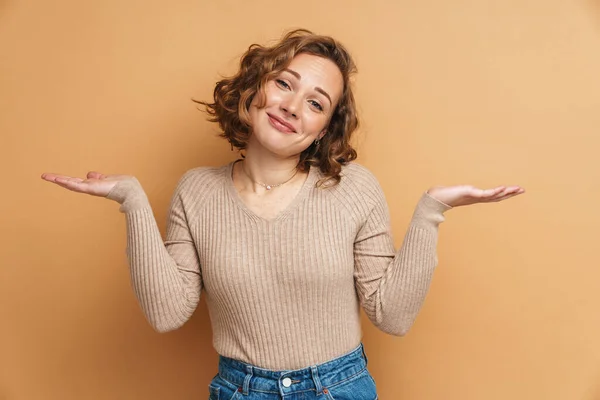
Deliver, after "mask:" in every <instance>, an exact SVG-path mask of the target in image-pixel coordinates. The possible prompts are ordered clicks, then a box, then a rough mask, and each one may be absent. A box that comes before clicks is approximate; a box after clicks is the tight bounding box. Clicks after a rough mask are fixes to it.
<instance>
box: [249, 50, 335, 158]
mask: <svg viewBox="0 0 600 400" xmlns="http://www.w3.org/2000/svg"><path fill="white" fill-rule="evenodd" d="M343 87H344V81H343V77H342V73H341V72H340V70H339V68H338V67H337V65H335V64H334V63H333V61H331V60H329V59H326V58H322V57H318V56H314V55H311V54H299V55H297V56H296V57H294V59H293V60H292V61H291V63H290V65H289V66H288V67H287V69H285V70H284V71H282V72H281V73H280V74H279V75H278V76H276V77H275V78H274V79H273V80H271V81H269V82H268V83H267V86H266V88H265V89H266V90H265V96H266V99H265V100H266V101H265V103H264V107H263V108H258V107H257V104H258V103H259V99H258V97H259V96H258V95H257V96H255V98H254V99H253V101H252V104H251V106H250V122H251V124H252V135H251V136H250V140H249V143H248V145H249V147H251V146H261V147H263V148H264V149H266V150H267V151H270V152H271V153H273V154H276V155H278V156H280V157H292V156H297V155H299V154H300V153H301V152H302V151H304V150H305V149H306V148H307V147H308V146H310V144H311V143H312V142H314V141H315V140H316V139H317V138H319V139H320V138H321V137H322V136H323V135H324V134H326V128H327V126H328V125H329V120H330V119H331V115H332V114H333V111H334V110H335V107H336V105H337V103H338V101H339V100H340V97H341V95H342V91H343Z"/></svg>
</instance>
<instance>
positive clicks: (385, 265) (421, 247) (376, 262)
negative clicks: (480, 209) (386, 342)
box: [354, 185, 451, 336]
mask: <svg viewBox="0 0 600 400" xmlns="http://www.w3.org/2000/svg"><path fill="white" fill-rule="evenodd" d="M371 198H372V199H373V203H374V204H373V206H372V208H371V210H370V213H369V214H368V216H367V218H366V220H365V222H364V224H363V225H362V226H361V228H360V230H359V232H358V234H357V236H356V240H355V243H354V262H355V284H356V289H357V293H358V296H359V300H360V302H361V305H362V307H363V309H364V310H365V313H366V314H367V316H368V317H369V319H370V320H371V321H372V322H373V324H375V326H377V327H378V328H379V329H380V330H382V331H384V332H386V333H389V334H392V335H396V336H402V335H405V334H406V333H407V332H408V330H409V328H410V327H411V326H412V324H413V322H414V320H415V318H416V316H417V314H418V312H419V310H420V309H421V306H422V304H423V302H424V300H425V296H426V294H427V291H428V289H429V285H430V282H431V279H432V276H433V272H434V270H435V267H436V265H437V253H436V251H437V250H436V247H437V239H438V226H439V224H440V223H441V222H443V221H444V216H443V213H444V212H445V211H446V210H448V209H450V208H451V207H450V206H448V205H446V204H444V203H441V202H439V201H438V200H436V199H434V198H433V197H431V196H429V195H428V194H427V193H424V194H423V195H422V197H421V199H420V200H419V202H418V204H417V207H416V209H415V212H414V214H413V217H412V220H411V222H410V226H409V227H408V230H407V232H406V235H405V237H404V241H403V243H402V246H401V248H400V249H399V250H398V251H396V250H395V248H394V243H393V239H392V235H391V232H390V217H389V210H388V206H387V203H386V201H385V197H384V194H383V191H382V190H381V188H380V187H379V186H378V185H377V186H376V188H375V189H374V193H373V194H371Z"/></svg>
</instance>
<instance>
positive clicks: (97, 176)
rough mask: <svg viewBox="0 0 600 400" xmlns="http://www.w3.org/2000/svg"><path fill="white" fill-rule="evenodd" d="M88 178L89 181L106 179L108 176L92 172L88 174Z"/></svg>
mask: <svg viewBox="0 0 600 400" xmlns="http://www.w3.org/2000/svg"><path fill="white" fill-rule="evenodd" d="M87 178H88V179H104V178H106V175H104V174H101V173H100V172H96V171H90V172H88V174H87Z"/></svg>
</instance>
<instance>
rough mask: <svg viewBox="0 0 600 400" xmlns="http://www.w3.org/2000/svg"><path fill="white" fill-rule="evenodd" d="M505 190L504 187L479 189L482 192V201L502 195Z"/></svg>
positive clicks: (480, 195) (480, 194) (480, 193)
mask: <svg viewBox="0 0 600 400" xmlns="http://www.w3.org/2000/svg"><path fill="white" fill-rule="evenodd" d="M504 189H505V187H504V186H498V187H496V188H493V189H479V190H480V192H479V197H480V198H482V199H486V198H490V197H494V196H496V195H498V194H499V193H502V191H503V190H504Z"/></svg>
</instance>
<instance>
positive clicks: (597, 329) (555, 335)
mask: <svg viewBox="0 0 600 400" xmlns="http://www.w3.org/2000/svg"><path fill="white" fill-rule="evenodd" d="M294 27H306V28H309V29H312V30H315V31H317V32H319V33H324V34H331V35H334V36H335V37H337V38H339V39H340V40H341V41H343V42H344V43H345V44H347V46H348V47H349V48H350V49H351V51H352V52H353V54H354V55H355V58H356V61H357V63H358V66H359V69H360V73H359V75H358V76H357V81H356V87H357V97H358V101H359V103H360V107H361V111H362V114H361V118H362V122H363V125H362V129H361V133H360V135H359V136H358V137H357V144H358V146H359V150H360V158H359V160H360V162H362V163H363V164H365V165H366V166H367V167H369V168H370V169H371V170H372V171H373V172H374V173H375V174H376V175H377V176H378V177H379V179H380V181H381V184H382V186H383V187H384V190H385V192H386V195H387V197H388V200H389V203H390V207H391V211H392V216H393V228H394V232H395V238H396V243H397V245H400V243H401V241H402V237H403V235H404V230H405V228H406V225H407V223H408V220H409V218H410V216H411V213H412V210H413V207H414V205H415V203H416V201H417V199H418V197H419V196H420V194H421V192H422V191H423V190H425V189H427V187H429V186H431V185H436V184H442V185H450V184H458V183H472V184H475V185H480V186H483V187H491V186H495V185H497V184H520V185H523V186H524V187H525V188H526V189H527V190H528V192H527V194H526V195H524V196H521V197H519V198H516V199H513V200H511V201H509V202H506V203H502V204H491V205H477V206H472V207H468V208H463V209H456V210H452V211H450V212H449V213H448V214H447V221H446V222H445V223H444V225H443V226H442V228H441V233H440V235H441V238H440V246H439V258H440V267H439V269H438V270H437V272H436V274H435V277H434V281H433V284H432V287H431V291H430V294H429V296H428V298H427V301H426V304H425V306H424V309H423V310H422V313H421V314H420V315H419V317H418V319H417V322H416V324H415V326H414V328H413V330H412V331H411V332H409V334H408V335H407V336H406V337H405V338H401V339H398V338H394V337H391V336H386V335H385V334H383V333H380V332H378V331H377V330H376V329H375V328H373V326H372V325H370V323H369V322H368V321H367V320H366V319H365V325H364V326H365V338H364V341H365V344H366V346H367V351H368V354H369V356H370V367H371V370H372V373H373V375H374V377H375V379H376V381H377V383H378V386H379V390H380V397H381V398H382V399H384V400H392V399H411V400H425V399H451V400H452V399H456V400H458V399H460V400H471V399H473V400H474V399H477V400H479V399H485V400H493V399H528V400H529V399H544V400H549V399H552V400H554V399H556V400H579V399H585V400H591V399H600V313H599V312H598V306H599V305H600V291H598V287H599V285H600V283H599V282H600V272H599V271H598V267H599V265H600V263H599V261H598V251H597V248H598V233H597V227H598V225H599V223H600V210H599V204H600V167H599V164H600V163H599V161H598V159H597V152H598V148H599V146H600V139H599V137H598V133H599V129H598V127H599V126H600V113H599V111H600V79H598V73H599V71H600V3H599V2H598V0H594V1H588V0H573V1H562V0H525V1H523V0H521V1H512V0H511V1H506V0H503V1H500V0H495V1H493V0H480V1H474V0H471V1H468V0H458V1H445V0H422V1H406V0H402V1H395V2H391V1H389V2H387V1H383V0H378V1H370V2H367V1H348V0H343V1H342V0H336V1H312V0H311V1H304V2H291V3H290V2H283V3H282V2H278V1H251V2H250V1H249V2H242V1H231V0H227V1H225V0H219V1H199V0H195V1H191V0H182V1H170V2H166V1H156V0H145V1H141V0H118V1H117V0H107V1H101V2H88V1H75V0H56V1H42V0H37V1H34V0H30V1H25V0H22V1H19V0H5V1H0V133H1V139H2V141H1V147H0V148H1V157H0V162H1V163H2V165H1V168H2V181H3V182H2V185H1V187H2V189H1V190H2V196H1V198H0V202H1V203H0V207H1V208H0V210H1V213H0V218H1V220H0V225H1V227H2V229H1V233H0V235H1V236H0V243H1V245H0V246H1V247H0V264H1V265H0V320H1V321H2V323H1V327H0V328H1V329H0V399H2V400H37V399H42V400H55V399H56V400H58V399H61V400H67V399H78V400H79V399H145V400H151V399H190V400H191V399H205V398H206V397H207V395H208V391H207V385H208V382H209V380H210V379H211V378H212V376H213V375H214V374H215V369H216V359H217V358H216V354H215V352H214V350H213V349H212V347H211V343H210V340H211V333H210V328H209V320H208V315H207V312H206V308H205V305H204V303H202V305H201V307H200V308H199V310H198V312H197V313H196V315H195V316H194V318H193V319H192V321H190V323H189V324H187V325H186V326H185V327H183V328H182V329H181V330H179V331H176V332H173V333H169V334H164V335H160V334H157V333H154V332H153V331H152V329H151V328H150V327H149V325H148V324H147V323H146V322H145V321H144V319H143V316H142V314H141V311H139V309H138V306H137V303H136V301H135V299H134V296H133V293H132V291H131V289H130V287H129V277H128V272H127V265H126V259H125V253H124V248H125V238H124V234H125V227H124V217H123V215H122V214H120V213H119V212H118V211H117V209H118V206H117V205H116V204H115V203H111V202H109V201H105V200H102V199H99V198H92V197H85V196H83V195H76V194H74V193H70V192H67V191H65V190H62V189H60V188H58V187H55V186H53V185H51V184H49V183H46V182H43V181H42V180H41V179H40V178H39V175H40V174H41V173H42V172H61V173H68V174H75V175H84V174H85V173H86V172H87V171H88V170H90V169H96V170H100V171H102V172H106V173H130V174H134V175H136V176H137V177H138V178H139V179H140V181H141V182H142V183H143V185H144V187H145V188H146V190H147V192H148V195H149V197H150V200H151V202H152V204H153V206H154V210H155V214H156V217H157V219H158V221H159V225H160V228H161V229H163V231H164V227H165V225H164V223H165V217H166V211H167V206H168V202H169V200H170V196H171V193H172V190H173V189H174V187H175V184H176V182H177V180H178V179H179V177H180V176H181V174H182V173H183V172H184V171H186V170H187V169H189V168H192V167H195V166H200V165H220V164H222V163H225V162H227V161H229V160H231V159H233V157H235V154H234V153H232V152H230V150H229V147H228V145H227V144H226V143H225V142H224V141H222V140H220V139H218V138H216V137H215V133H216V126H213V125H210V124H209V123H207V122H205V120H204V115H203V114H202V113H201V112H199V111H197V110H196V108H195V104H194V103H192V102H191V100H190V99H191V98H192V97H194V98H200V99H208V98H210V95H211V93H212V89H213V85H214V82H215V81H216V80H217V79H218V78H219V75H220V74H226V73H228V72H231V71H233V69H234V68H235V64H236V62H237V59H238V58H239V56H240V55H241V54H242V52H243V51H244V50H245V49H246V48H247V46H248V45H249V44H250V43H253V42H260V43H265V42H267V41H270V40H274V39H277V38H279V37H280V35H281V34H282V33H283V32H284V31H285V30H287V29H289V28H294Z"/></svg>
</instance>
